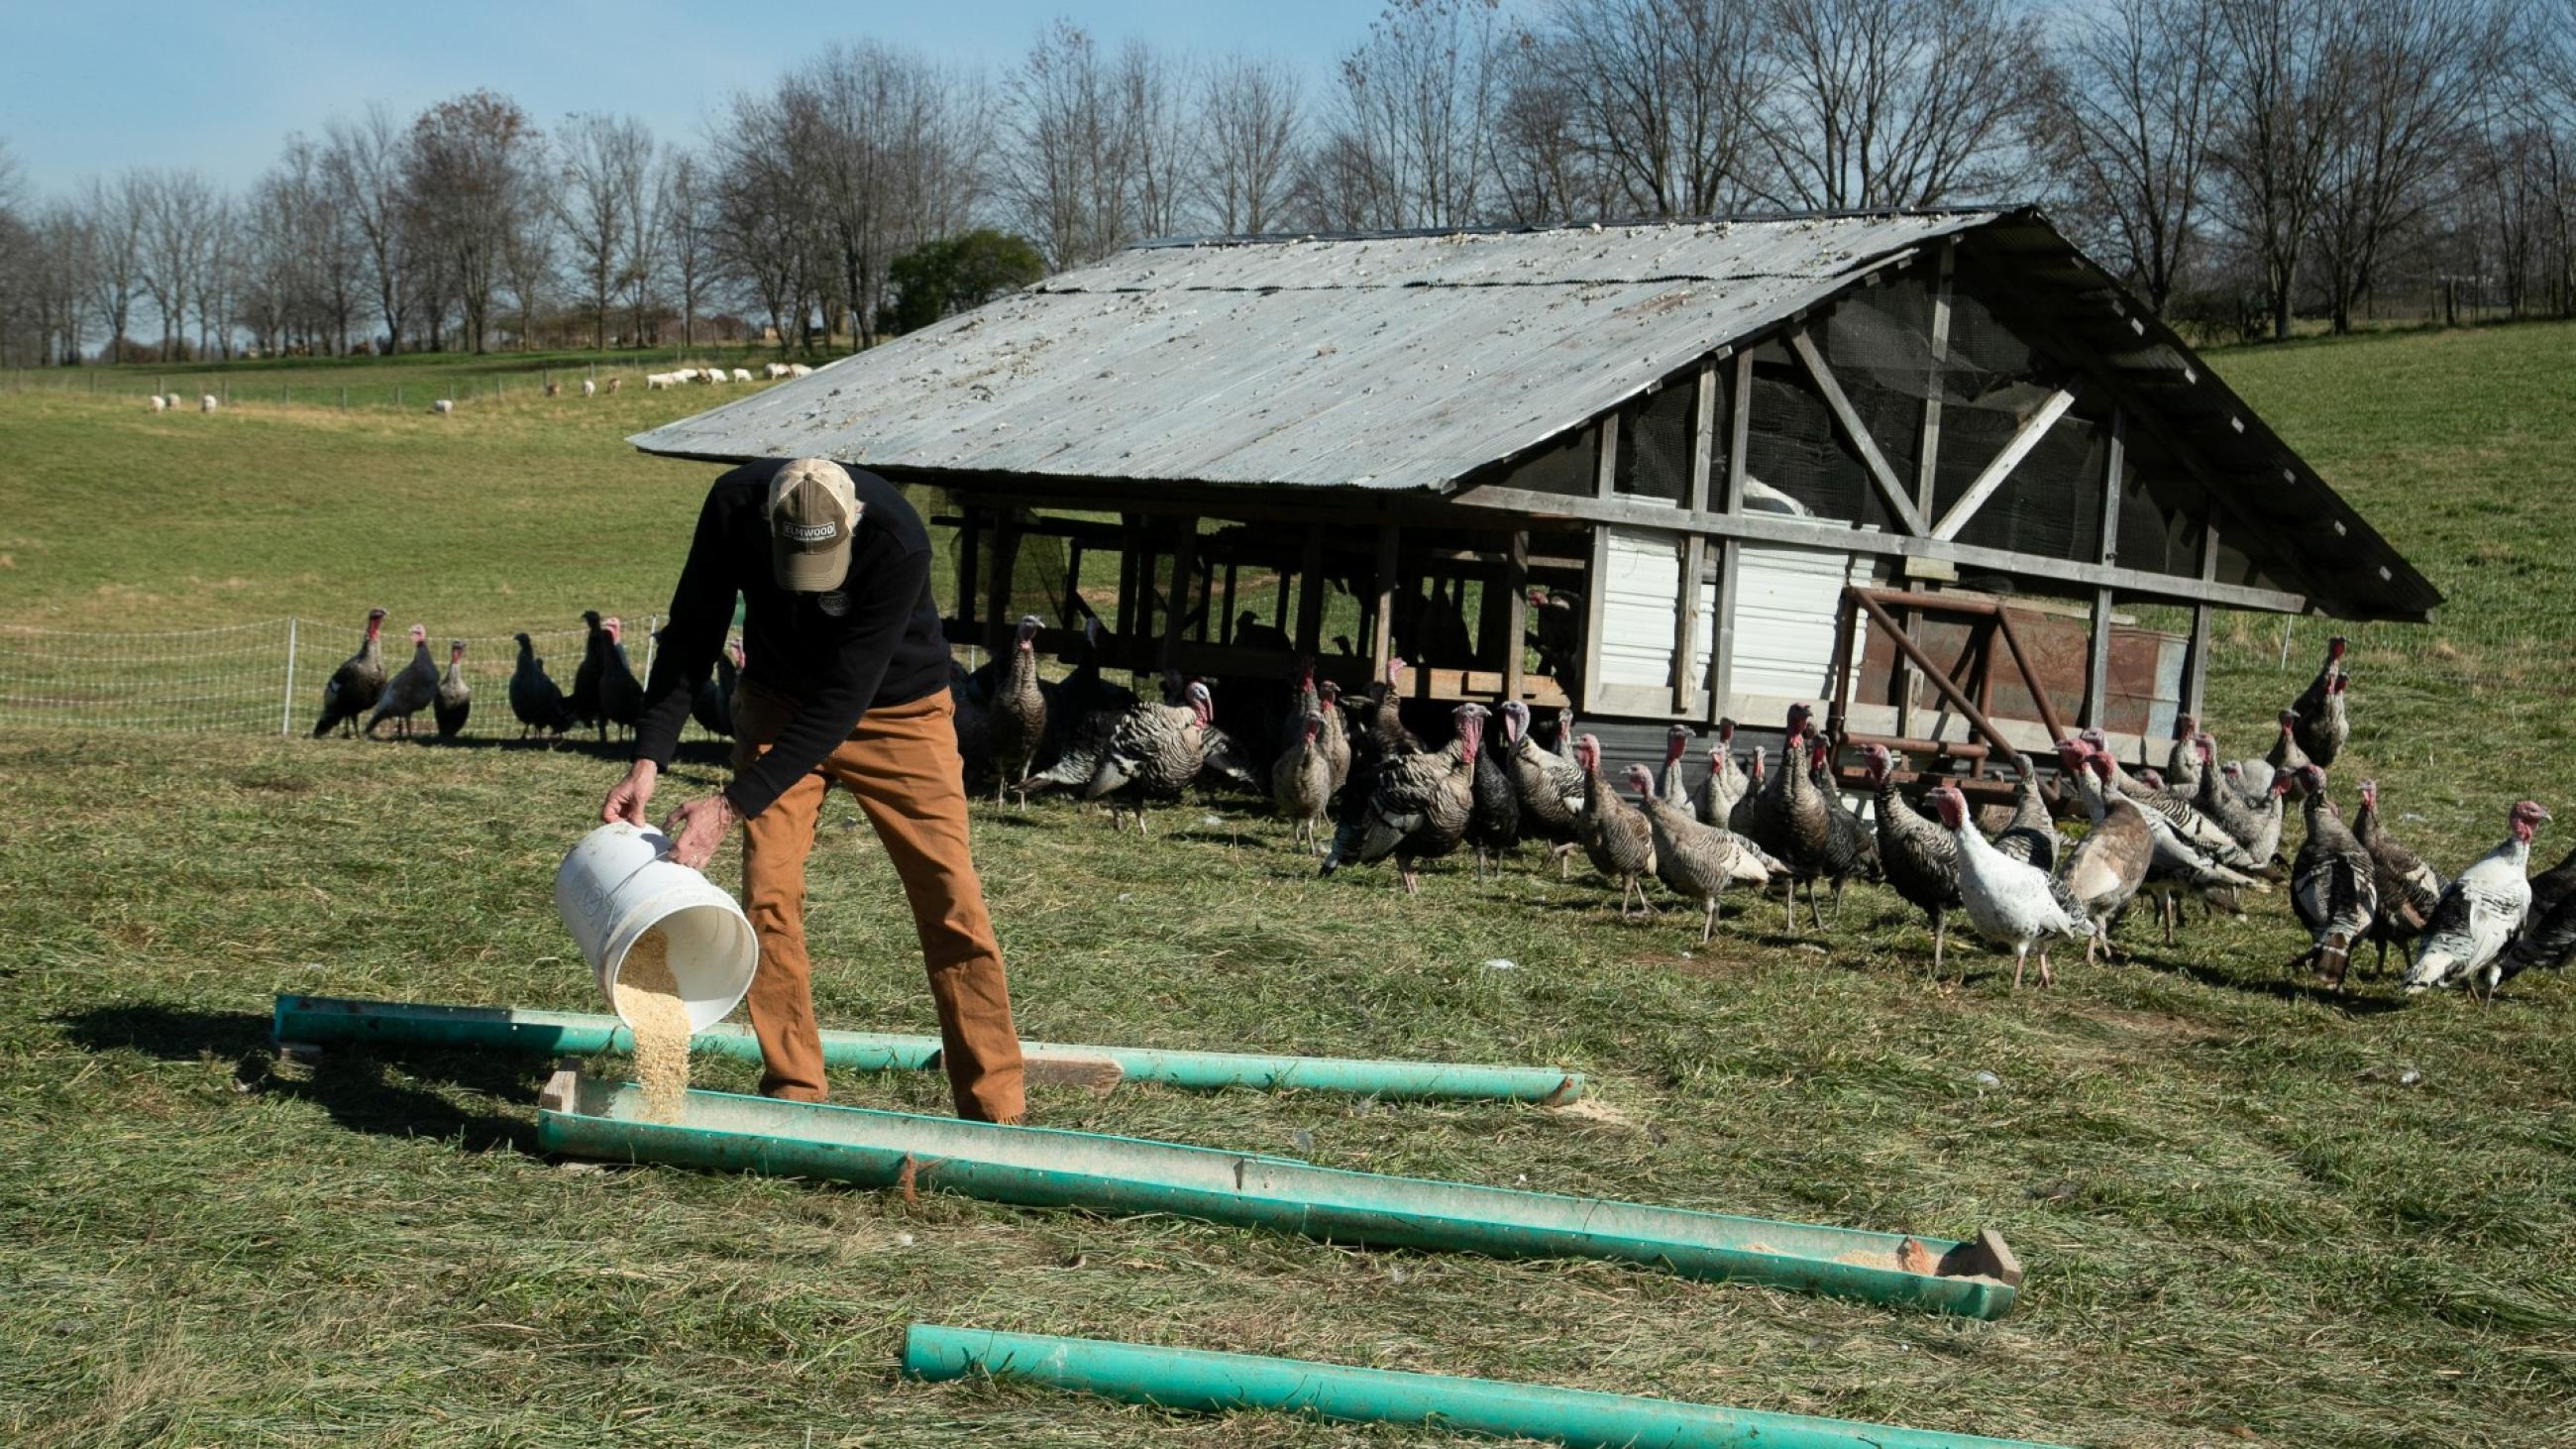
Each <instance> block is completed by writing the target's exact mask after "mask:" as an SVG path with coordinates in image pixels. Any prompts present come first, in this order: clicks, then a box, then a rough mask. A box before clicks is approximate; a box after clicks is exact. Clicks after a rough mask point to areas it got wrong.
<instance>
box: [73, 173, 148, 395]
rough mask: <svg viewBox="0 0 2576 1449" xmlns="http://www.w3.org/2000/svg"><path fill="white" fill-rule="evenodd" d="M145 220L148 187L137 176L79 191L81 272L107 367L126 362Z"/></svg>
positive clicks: (139, 286) (140, 279) (140, 276)
mask: <svg viewBox="0 0 2576 1449" xmlns="http://www.w3.org/2000/svg"><path fill="white" fill-rule="evenodd" d="M149 215H150V202H149V196H148V187H147V185H146V183H145V182H144V180H143V178H142V176H141V175H140V174H139V173H136V172H131V171H129V172H127V173H126V174H125V175H124V176H122V177H119V178H118V179H117V180H116V181H114V182H104V181H99V180H96V179H93V180H91V181H90V183H89V184H88V185H87V186H86V187H85V188H83V190H82V193H81V232H82V236H83V239H84V241H85V242H86V243H87V245H86V247H85V248H84V251H85V255H84V257H83V259H82V260H83V265H82V268H81V270H82V272H83V274H84V276H85V278H86V280H87V281H88V283H89V286H90V290H91V294H92V296H93V297H94V299H95V300H96V301H97V303H98V312H99V320H101V321H103V322H105V323H106V324H107V360H108V361H110V362H123V361H124V360H125V343H126V336H125V331H126V324H127V323H128V322H129V321H130V320H131V319H132V316H133V312H134V299H135V297H136V296H137V295H138V294H140V293H141V292H142V291H143V275H144V265H145V263H144V251H143V248H144V228H145V226H146V224H147V218H148V217H149Z"/></svg>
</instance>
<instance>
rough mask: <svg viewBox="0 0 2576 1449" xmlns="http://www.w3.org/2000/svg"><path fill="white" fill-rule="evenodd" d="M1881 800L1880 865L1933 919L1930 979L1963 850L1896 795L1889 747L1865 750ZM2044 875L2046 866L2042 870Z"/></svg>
mask: <svg viewBox="0 0 2576 1449" xmlns="http://www.w3.org/2000/svg"><path fill="white" fill-rule="evenodd" d="M1861 757H1862V759H1863V760H1865V761H1866V762H1867V764H1868V768H1869V783H1870V788H1871V789H1872V790H1874V791H1876V792H1877V796H1878V864H1879V869H1880V870H1882V871H1884V872H1885V873H1886V875H1887V884H1888V886H1889V888H1891V889H1893V890H1894V891H1895V892H1896V893H1897V894H1898V895H1899V896H1901V897H1903V898H1904V899H1905V901H1906V903H1907V904H1909V905H1911V906H1913V907H1914V908H1915V909H1916V910H1919V911H1921V912H1923V913H1924V914H1925V915H1927V916H1930V917H1931V918H1932V974H1934V975H1935V976H1938V975H1939V974H1941V954H1942V948H1943V945H1944V943H1945V940H1946V935H1945V932H1946V928H1947V925H1948V921H1947V913H1948V912H1950V911H1954V910H1956V909H1958V907H1959V847H1958V845H1957V843H1956V842H1954V841H1952V840H1951V839H1950V832H1949V831H1947V830H1944V829H1942V828H1941V827H1940V826H1939V825H1938V824H1935V823H1934V822H1933V821H1930V820H1927V819H1925V818H1924V817H1923V816H1922V814H1921V813H1919V812H1918V811H1916V810H1915V808H1914V807H1913V806H1912V805H1910V804H1908V803H1906V799H1905V797H1904V796H1902V795H1900V794H1898V793H1896V776H1895V767H1896V757H1895V756H1894V755H1892V754H1890V753H1889V752H1888V749H1887V746H1885V745H1870V746H1868V747H1866V748H1864V749H1863V750H1862V751H1861ZM2041 869H2042V870H2043V872H2044V871H2045V869H2046V868H2045V867H2041Z"/></svg>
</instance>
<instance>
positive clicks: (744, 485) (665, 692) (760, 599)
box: [635, 460, 949, 820]
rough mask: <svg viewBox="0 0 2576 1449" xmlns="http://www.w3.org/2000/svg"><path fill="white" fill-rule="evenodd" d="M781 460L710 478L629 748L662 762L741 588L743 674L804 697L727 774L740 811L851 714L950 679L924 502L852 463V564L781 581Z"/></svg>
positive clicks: (846, 731)
mask: <svg viewBox="0 0 2576 1449" xmlns="http://www.w3.org/2000/svg"><path fill="white" fill-rule="evenodd" d="M780 466H781V464H780V463H779V462H777V461H775V460H771V461H764V462H758V463H746V464H744V465H742V466H741V467H739V468H735V469H733V470H731V471H730V472H727V473H726V474H725V475H724V476H723V477H721V478H718V479H717V480H716V481H715V486H714V487H712V488H709V489H708V490H707V501H706V506H705V507H704V508H702V509H701V510H699V513H698V531H697V536H696V537H695V538H694V539H692V540H691V541H690V544H689V561H688V563H687V564H686V565H684V566H683V567H682V568H681V570H680V585H679V588H678V589H677V590H676V591H674V592H673V594H672V595H671V620H670V623H669V624H667V625H666V626H664V628H663V632H662V649H661V652H660V653H659V654H657V655H656V656H655V657H654V660H653V677H652V678H651V679H650V680H649V681H647V682H646V684H645V686H644V713H643V717H642V718H641V719H640V720H638V721H637V723H636V726H635V758H636V759H639V760H651V761H652V762H653V763H654V764H655V765H657V766H668V765H669V764H670V763H671V753H672V751H673V750H675V749H677V748H678V747H679V743H680V725H681V724H682V722H683V721H685V720H687V718H688V717H689V702H690V701H691V700H692V699H694V698H696V697H697V691H698V686H699V685H700V684H703V683H704V682H705V681H706V677H707V672H708V671H709V670H711V669H713V668H714V667H715V660H716V652H717V651H718V650H720V649H722V648H723V647H724V638H725V630H726V629H727V628H728V627H730V626H731V625H732V623H733V605H734V596H735V594H737V593H739V594H740V595H741V596H742V601H743V624H742V634H743V640H742V643H743V653H744V656H745V658H744V665H743V673H744V676H745V677H746V678H747V679H749V680H751V681H752V682H754V683H757V684H759V685H761V686H763V687H765V688H768V689H771V690H775V691H777V692H779V693H781V694H784V695H787V696H788V697H789V698H791V699H794V700H796V701H798V703H799V705H800V708H799V709H798V710H797V712H796V715H795V717H794V718H793V719H791V720H789V721H788V723H787V726H786V728H784V729H782V730H781V731H779V734H778V738H777V739H776V740H774V741H772V742H771V744H770V748H769V753H767V754H765V755H763V756H761V757H760V759H759V761H758V762H756V763H755V764H753V765H752V767H751V768H750V769H747V770H745V771H743V772H742V773H741V774H740V775H737V776H736V777H735V778H734V781H733V783H732V784H731V785H729V786H727V787H726V788H725V792H724V793H725V798H726V799H727V800H729V801H731V802H732V804H733V808H734V810H735V812H736V813H738V814H740V815H741V816H742V817H743V818H744V819H746V820H748V819H750V818H751V817H752V816H755V815H757V814H759V813H760V812H761V811H763V810H766V809H768V808H769V804H770V802H771V801H773V800H776V799H777V798H778V797H779V795H780V794H781V793H783V792H784V791H785V790H786V789H787V787H788V786H790V785H793V784H795V783H796V781H797V780H799V779H801V778H802V777H803V776H804V775H805V773H806V772H807V771H809V770H812V769H813V768H814V767H815V766H816V765H819V764H821V763H822V762H823V759H824V757H825V756H827V755H829V754H830V753H831V752H832V750H833V749H834V747H836V746H838V745H839V744H840V743H841V742H842V741H843V740H846V739H848V738H849V736H850V731H851V729H852V728H853V727H854V726H856V725H857V724H858V722H859V716H860V715H862V714H865V713H866V712H867V711H868V710H870V709H872V708H875V707H876V706H878V705H893V704H908V703H910V702H912V701H913V700H917V699H920V698H922V697H924V696H926V695H928V694H929V693H930V692H931V691H933V690H935V689H941V688H944V687H946V685H947V683H948V668H949V654H948V643H947V636H946V634H945V632H944V631H943V630H942V629H941V627H940V622H939V608H938V606H937V605H936V604H935V603H933V602H932V600H931V597H930V534H929V532H928V530H926V529H924V528H923V527H922V526H921V516H920V515H919V514H917V513H915V512H913V511H912V506H911V505H910V504H908V503H906V502H904V501H903V495H902V494H901V493H898V492H896V491H895V488H894V485H893V484H891V483H888V482H886V481H885V480H884V479H883V478H880V477H878V476H877V475H876V474H874V473H869V472H865V471H863V470H860V469H857V468H852V469H850V470H849V473H850V483H851V486H852V488H853V490H854V491H855V493H856V494H857V497H858V501H859V505H860V509H861V512H860V516H859V524H858V528H857V531H856V532H855V533H854V534H853V535H852V537H851V540H850V572H849V576H848V577H847V578H846V579H845V580H844V581H843V583H842V585H841V587H840V589H839V590H837V591H836V592H834V593H828V594H791V593H789V592H788V591H787V590H785V589H782V588H780V587H779V586H778V581H777V576H776V574H775V573H774V571H773V569H772V566H771V561H770V531H769V480H770V477H771V475H772V474H774V473H776V472H777V471H778V469H779V467H780Z"/></svg>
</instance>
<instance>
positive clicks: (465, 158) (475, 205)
mask: <svg viewBox="0 0 2576 1449" xmlns="http://www.w3.org/2000/svg"><path fill="white" fill-rule="evenodd" d="M411 142H412V144H411V148H410V154H409V156H408V158H407V159H408V162H409V168H408V171H407V174H406V179H407V181H408V183H409V189H410V192H411V195H412V200H413V203H414V205H415V207H416V209H417V214H418V215H419V216H420V217H421V218H422V220H423V221H424V222H426V223H427V225H428V226H429V228H430V240H431V242H432V244H433V245H434V246H435V247H436V248H437V250H438V253H439V260H440V262H441V264H442V271H443V274H444V275H443V276H442V278H441V285H440V290H441V291H443V292H445V293H446V294H447V295H449V296H451V297H452V298H453V299H454V300H455V302H456V303H457V305H458V306H459V308H460V309H461V310H462V312H463V319H464V324H465V333H464V345H465V346H466V347H467V348H469V349H471V350H473V351H476V352H481V351H483V350H484V349H485V347H486V346H487V345H488V344H489V340H490V337H491V323H492V302H493V296H494V294H495V292H496V291H497V290H498V288H499V285H500V281H501V273H502V269H503V261H504V252H505V250H506V248H507V247H508V245H509V240H510V237H511V236H512V234H513V232H514V231H515V229H516V228H517V227H518V226H519V224H520V218H519V217H518V215H517V211H518V209H519V208H520V207H521V206H523V205H524V204H525V203H526V200H527V198H528V195H529V188H528V187H526V186H525V185H524V184H522V183H523V175H522V173H523V172H524V171H526V170H527V169H528V168H529V167H531V166H532V165H533V164H534V163H535V162H536V161H537V160H538V153H539V151H540V149H541V142H540V138H539V137H538V135H537V133H536V128H535V127H533V126H531V125H530V124H529V122H528V117H527V113H526V112H524V111H522V110H520V109H519V107H518V105H517V103H515V102H513V101H511V100H509V99H508V98H506V97H503V96H500V95H496V94H494V93H493V92H490V91H475V92H472V93H470V94H468V95H463V96H459V97H457V98H456V99H454V100H448V101H441V102H439V103H438V104H437V105H434V106H432V107H430V108H429V109H428V110H427V111H424V112H422V113H421V115H420V117H419V119H417V120H415V121H414V122H412V130H411Z"/></svg>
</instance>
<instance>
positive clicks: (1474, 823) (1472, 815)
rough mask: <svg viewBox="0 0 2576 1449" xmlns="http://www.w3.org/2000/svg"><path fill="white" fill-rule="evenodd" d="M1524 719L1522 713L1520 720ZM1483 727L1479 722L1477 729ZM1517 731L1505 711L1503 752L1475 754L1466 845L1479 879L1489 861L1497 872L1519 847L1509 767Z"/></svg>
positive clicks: (1515, 787) (1517, 801)
mask: <svg viewBox="0 0 2576 1449" xmlns="http://www.w3.org/2000/svg"><path fill="white" fill-rule="evenodd" d="M1527 717H1528V716H1527V712H1526V711H1524V712H1523V713H1522V718H1527ZM1482 723H1483V722H1482V721H1481V720H1480V721H1478V724H1479V726H1480V727H1481V725H1482ZM1519 728H1520V725H1519V723H1518V722H1517V721H1516V720H1514V718H1513V717H1512V711H1510V710H1508V709H1506V710H1504V711H1503V725H1502V730H1503V745H1502V748H1501V749H1498V750H1488V749H1478V750H1477V751H1476V780H1475V784H1474V787H1473V795H1474V801H1473V807H1474V808H1472V809H1471V810H1470V811H1469V812H1468V814H1467V845H1468V847H1469V848H1470V849H1472V850H1474V851H1475V852H1476V873H1477V874H1478V875H1482V874H1484V872H1485V864H1486V862H1487V861H1488V860H1489V859H1490V860H1491V861H1492V862H1493V863H1494V866H1495V868H1496V869H1500V868H1501V866H1502V859H1503V856H1504V855H1505V854H1507V853H1509V852H1511V851H1513V850H1516V849H1518V848H1519V847H1520V843H1521V793H1520V786H1519V784H1518V783H1517V782H1516V781H1515V780H1514V779H1513V778H1512V766H1511V765H1510V764H1509V763H1508V761H1509V759H1510V756H1511V753H1512V750H1513V749H1514V747H1515V746H1517V745H1518V743H1519V737H1518V731H1519Z"/></svg>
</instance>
